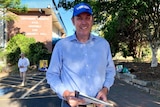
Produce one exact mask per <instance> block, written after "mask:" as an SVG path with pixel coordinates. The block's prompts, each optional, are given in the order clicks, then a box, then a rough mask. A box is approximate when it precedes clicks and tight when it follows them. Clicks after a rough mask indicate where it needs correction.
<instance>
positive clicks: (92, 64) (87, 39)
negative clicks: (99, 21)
mask: <svg viewBox="0 0 160 107" xmlns="http://www.w3.org/2000/svg"><path fill="white" fill-rule="evenodd" d="M92 15H93V13H92V9H91V7H90V6H89V5H88V4H86V3H80V4H77V5H75V6H74V11H73V16H72V22H73V24H74V26H75V28H76V31H75V34H73V35H71V36H68V37H66V38H64V39H62V40H60V41H59V42H57V44H56V46H55V48H54V50H53V53H52V58H51V62H50V65H49V68H48V71H47V73H46V78H47V82H48V83H49V84H50V87H51V88H52V90H53V91H55V92H56V93H57V95H58V96H59V97H60V98H61V99H62V100H63V101H62V107H76V106H79V107H87V106H88V104H86V103H87V102H85V101H84V100H82V99H79V98H76V97H75V90H77V91H79V92H82V93H84V94H86V95H88V96H91V97H96V98H97V99H100V100H103V101H107V94H108V91H109V89H110V87H111V86H112V85H113V83H114V76H115V66H114V63H113V60H112V56H111V52H110V46H109V43H108V42H107V41H106V40H105V39H103V38H101V37H99V36H94V35H93V34H91V33H90V32H91V28H92V24H93V16H92ZM97 106H98V107H103V105H97Z"/></svg>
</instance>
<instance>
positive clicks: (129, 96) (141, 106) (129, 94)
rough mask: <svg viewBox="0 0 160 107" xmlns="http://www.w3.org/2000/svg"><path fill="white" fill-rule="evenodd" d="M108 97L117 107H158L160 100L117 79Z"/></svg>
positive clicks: (159, 106)
mask: <svg viewBox="0 0 160 107" xmlns="http://www.w3.org/2000/svg"><path fill="white" fill-rule="evenodd" d="M108 97H109V100H111V101H113V102H114V103H115V105H117V107H160V98H156V97H154V96H152V95H150V94H148V93H147V92H144V91H142V90H141V89H138V88H137V87H134V86H132V85H129V84H127V83H125V82H123V81H121V80H118V79H117V80H116V81H115V84H114V86H113V87H112V88H111V90H110V93H109V96H108Z"/></svg>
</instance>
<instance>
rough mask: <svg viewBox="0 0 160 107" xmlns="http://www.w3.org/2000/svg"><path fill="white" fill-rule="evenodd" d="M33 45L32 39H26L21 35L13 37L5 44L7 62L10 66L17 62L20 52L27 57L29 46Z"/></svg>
mask: <svg viewBox="0 0 160 107" xmlns="http://www.w3.org/2000/svg"><path fill="white" fill-rule="evenodd" d="M33 43H35V39H34V38H27V37H26V36H25V35H23V34H17V35H15V36H13V37H12V38H11V39H10V40H9V41H8V43H7V47H6V50H7V61H8V62H9V63H11V64H15V63H17V62H18V59H19V54H20V53H21V52H23V53H25V55H26V56H27V55H28V54H29V46H30V45H31V44H33Z"/></svg>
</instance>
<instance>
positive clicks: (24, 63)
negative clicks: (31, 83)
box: [18, 53, 30, 86]
mask: <svg viewBox="0 0 160 107" xmlns="http://www.w3.org/2000/svg"><path fill="white" fill-rule="evenodd" d="M20 56H21V58H20V59H19V60H18V68H19V71H20V77H21V78H22V84H21V86H24V85H25V82H26V71H27V69H28V66H29V65H30V62H29V60H28V58H26V57H25V55H24V53H21V54H20Z"/></svg>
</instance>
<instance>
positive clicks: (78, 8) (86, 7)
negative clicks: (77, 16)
mask: <svg viewBox="0 0 160 107" xmlns="http://www.w3.org/2000/svg"><path fill="white" fill-rule="evenodd" d="M82 8H85V9H90V8H89V7H88V6H86V5H82V6H79V7H77V10H80V9H82Z"/></svg>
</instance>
